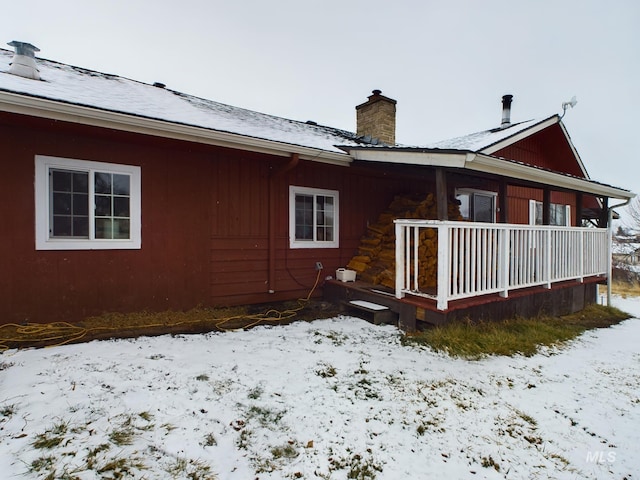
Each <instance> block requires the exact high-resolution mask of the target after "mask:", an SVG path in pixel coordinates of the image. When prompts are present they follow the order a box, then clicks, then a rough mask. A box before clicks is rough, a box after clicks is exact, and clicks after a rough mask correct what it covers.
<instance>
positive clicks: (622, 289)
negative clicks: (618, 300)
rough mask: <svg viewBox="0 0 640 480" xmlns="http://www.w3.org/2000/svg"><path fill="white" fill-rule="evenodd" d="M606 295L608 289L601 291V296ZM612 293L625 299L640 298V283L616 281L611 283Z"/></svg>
mask: <svg viewBox="0 0 640 480" xmlns="http://www.w3.org/2000/svg"><path fill="white" fill-rule="evenodd" d="M603 290H604V293H606V291H607V290H606V287H605V288H604V289H602V290H601V294H603ZM611 292H612V293H615V294H616V295H621V296H623V297H626V296H630V297H639V296H640V282H620V281H614V282H612V283H611Z"/></svg>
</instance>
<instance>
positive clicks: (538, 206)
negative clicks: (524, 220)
mask: <svg viewBox="0 0 640 480" xmlns="http://www.w3.org/2000/svg"><path fill="white" fill-rule="evenodd" d="M536 225H542V202H536Z"/></svg>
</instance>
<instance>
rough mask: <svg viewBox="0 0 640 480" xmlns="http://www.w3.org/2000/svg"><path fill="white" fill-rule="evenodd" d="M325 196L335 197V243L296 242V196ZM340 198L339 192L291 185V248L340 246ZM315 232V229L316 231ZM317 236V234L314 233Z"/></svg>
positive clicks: (316, 241)
mask: <svg viewBox="0 0 640 480" xmlns="http://www.w3.org/2000/svg"><path fill="white" fill-rule="evenodd" d="M297 194H301V195H324V196H326V197H333V207H334V217H333V233H334V235H333V241H331V242H327V241H318V240H296V195H297ZM339 225H340V197H339V193H338V191H337V190H325V189H321V188H310V187H298V186H295V185H289V247H290V248H338V247H339V246H340V235H339V234H340V232H339V228H338V227H339ZM314 232H315V229H314ZM314 234H315V233H314Z"/></svg>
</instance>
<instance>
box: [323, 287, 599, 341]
mask: <svg viewBox="0 0 640 480" xmlns="http://www.w3.org/2000/svg"><path fill="white" fill-rule="evenodd" d="M600 282H601V279H599V278H590V279H585V280H584V281H583V282H577V281H568V282H560V283H557V284H554V285H553V287H552V288H550V289H548V288H543V287H533V288H526V289H521V290H517V291H513V292H510V296H509V297H507V298H504V297H500V296H499V295H497V294H495V295H482V296H478V297H473V298H467V299H464V300H457V301H452V302H450V303H449V308H447V310H438V309H437V308H436V302H435V300H431V299H429V298H424V297H417V296H412V295H407V296H405V297H404V298H400V299H398V298H396V297H395V295H394V294H393V292H392V291H391V290H390V289H385V288H384V287H382V288H381V287H380V286H377V285H371V284H368V283H365V282H362V281H356V282H348V283H345V282H340V281H337V280H329V281H327V282H326V283H325V285H324V289H323V294H324V299H325V300H327V301H329V302H332V303H334V304H336V305H339V306H341V308H342V309H343V310H344V311H345V312H349V313H352V314H354V315H356V316H362V317H363V318H365V319H370V318H369V317H370V315H366V314H365V315H362V312H361V311H359V309H354V308H351V306H352V305H353V302H354V301H357V300H360V301H364V302H369V303H372V304H375V305H379V306H383V307H386V308H387V309H388V311H390V312H393V313H394V314H395V316H396V318H397V325H398V327H399V328H400V329H401V330H403V331H405V332H407V333H411V332H415V331H416V330H420V329H423V328H428V327H429V326H435V325H444V324H446V323H448V322H451V321H454V320H461V319H469V320H471V321H472V322H475V321H488V320H504V319H508V318H516V317H521V318H533V317H537V316H539V315H550V316H562V315H568V314H571V313H575V312H579V311H580V310H583V309H584V308H585V307H587V306H588V305H590V304H594V303H596V302H597V299H598V284H599V283H600Z"/></svg>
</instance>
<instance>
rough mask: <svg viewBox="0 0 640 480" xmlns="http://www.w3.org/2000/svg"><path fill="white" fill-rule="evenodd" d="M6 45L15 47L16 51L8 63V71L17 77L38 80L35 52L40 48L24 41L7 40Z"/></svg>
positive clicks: (38, 73) (38, 72)
mask: <svg viewBox="0 0 640 480" xmlns="http://www.w3.org/2000/svg"><path fill="white" fill-rule="evenodd" d="M7 45H9V46H11V47H15V49H16V53H15V55H14V56H13V58H12V59H11V63H10V64H9V73H11V74H13V75H18V76H19V77H24V78H32V79H33V80H40V71H39V70H38V66H37V65H36V53H35V52H39V51H40V49H39V48H38V47H35V46H33V45H31V44H30V43H26V42H17V41H15V40H14V41H13V42H9V43H8V44H7Z"/></svg>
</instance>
